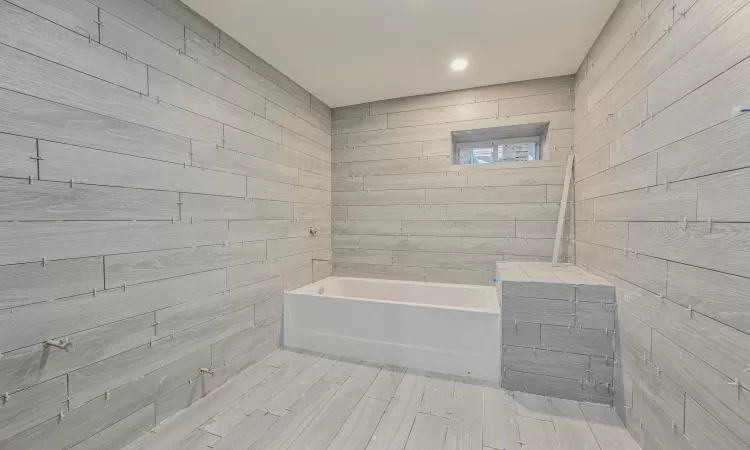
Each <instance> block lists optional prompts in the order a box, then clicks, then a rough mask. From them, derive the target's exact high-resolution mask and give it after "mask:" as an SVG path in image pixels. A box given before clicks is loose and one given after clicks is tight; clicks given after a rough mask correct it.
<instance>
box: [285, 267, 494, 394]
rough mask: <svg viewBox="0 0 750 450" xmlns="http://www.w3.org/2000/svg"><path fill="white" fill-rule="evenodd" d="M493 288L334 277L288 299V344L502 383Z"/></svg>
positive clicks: (296, 292) (302, 288) (308, 286)
mask: <svg viewBox="0 0 750 450" xmlns="http://www.w3.org/2000/svg"><path fill="white" fill-rule="evenodd" d="M500 325H501V320H500V307H499V305H498V300H497V293H496V291H495V288H493V287H485V286H470V285H459V284H443V283H423V282H413V281H393V280H376V279H364V278H345V277H329V278H326V279H323V280H320V281H318V282H316V283H313V284H308V285H307V286H303V287H301V288H299V289H296V290H293V291H291V292H287V293H285V294H284V322H283V329H284V345H286V346H287V347H293V348H299V349H305V350H313V351H318V352H323V353H328V354H331V355H336V356H343V357H350V358H356V359H362V360H366V361H371V362H376V363H381V364H392V365H397V366H401V367H408V368H414V369H422V370H429V371H433V372H439V373H444V374H449V375H457V376H469V377H472V378H478V379H482V380H488V381H494V382H499V381H500V351H501V343H500V339H501V333H500Z"/></svg>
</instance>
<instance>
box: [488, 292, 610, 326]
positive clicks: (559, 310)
mask: <svg viewBox="0 0 750 450" xmlns="http://www.w3.org/2000/svg"><path fill="white" fill-rule="evenodd" d="M597 306H598V305H597ZM574 312H575V310H574V306H573V304H572V303H571V302H570V301H565V300H548V299H538V298H530V297H504V298H503V313H504V314H505V317H504V318H503V319H504V320H511V321H512V320H518V321H519V322H535V323H542V324H547V325H561V326H564V327H567V326H568V325H571V326H575V323H574V316H573V313H574Z"/></svg>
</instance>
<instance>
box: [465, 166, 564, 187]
mask: <svg viewBox="0 0 750 450" xmlns="http://www.w3.org/2000/svg"><path fill="white" fill-rule="evenodd" d="M564 179H565V167H563V166H560V167H554V166H553V167H544V166H542V167H528V168H523V169H507V170H503V169H495V170H474V171H470V172H469V182H468V183H469V184H468V185H469V186H479V187H482V186H486V187H489V186H529V185H546V184H562V183H563V181H564Z"/></svg>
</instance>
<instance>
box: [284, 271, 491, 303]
mask: <svg viewBox="0 0 750 450" xmlns="http://www.w3.org/2000/svg"><path fill="white" fill-rule="evenodd" d="M321 287H322V288H323V293H322V294H321V293H320V288H321ZM292 293H300V294H307V295H323V296H328V297H331V296H333V297H348V298H359V299H368V300H383V301H390V302H405V303H418V304H427V305H435V306H443V307H454V308H470V309H482V310H499V305H498V301H497V294H496V291H495V288H493V287H489V286H471V285H463V284H446V283H425V282H418V281H397V280H377V279H367V278H348V277H329V278H326V279H324V280H320V281H318V282H316V283H313V284H309V285H307V286H304V287H301V288H299V289H297V290H294V291H292Z"/></svg>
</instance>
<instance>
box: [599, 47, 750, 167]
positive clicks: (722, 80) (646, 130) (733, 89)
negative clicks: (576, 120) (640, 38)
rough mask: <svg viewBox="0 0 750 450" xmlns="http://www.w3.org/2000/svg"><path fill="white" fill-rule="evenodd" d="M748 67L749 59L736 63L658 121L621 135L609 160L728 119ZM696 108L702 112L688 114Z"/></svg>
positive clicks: (642, 151) (625, 157)
mask: <svg viewBox="0 0 750 450" xmlns="http://www.w3.org/2000/svg"><path fill="white" fill-rule="evenodd" d="M748 70H750V63H749V62H747V61H744V62H742V63H739V64H737V65H736V66H734V67H732V68H731V69H729V70H727V71H726V72H724V73H722V74H721V75H719V76H717V77H716V78H714V79H712V80H711V81H710V82H708V83H706V84H704V85H703V86H701V87H700V88H699V89H696V90H695V91H693V92H691V93H689V94H688V95H686V96H684V97H682V98H681V99H680V101H678V102H676V103H674V104H672V105H671V106H670V107H669V108H667V109H665V110H663V111H662V112H661V113H660V114H659V115H660V117H659V120H655V121H650V122H649V123H647V124H644V126H643V127H637V128H634V129H633V130H632V131H630V132H628V133H626V134H624V135H623V136H622V137H621V138H620V145H619V148H618V151H617V152H614V153H613V154H612V155H611V158H612V162H613V163H615V164H619V163H620V162H623V161H627V160H629V159H632V158H635V157H637V156H639V155H642V154H645V153H648V152H650V151H652V150H655V149H657V148H660V147H663V146H665V145H667V144H670V143H672V142H675V141H677V140H679V139H682V138H684V137H687V136H688V135H692V134H694V133H696V132H698V131H701V130H704V129H706V128H709V127H711V126H713V125H717V124H719V123H721V122H723V121H725V120H728V119H730V118H731V114H732V108H733V107H734V106H733V105H734V104H735V103H736V102H737V98H741V96H742V95H743V94H742V93H741V91H742V90H743V89H744V85H745V83H744V80H746V79H747V71H748ZM707 99H711V101H710V103H706V102H707V101H708V100H707ZM696 110H701V111H702V113H701V114H700V115H698V116H695V115H692V114H691V111H696Z"/></svg>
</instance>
